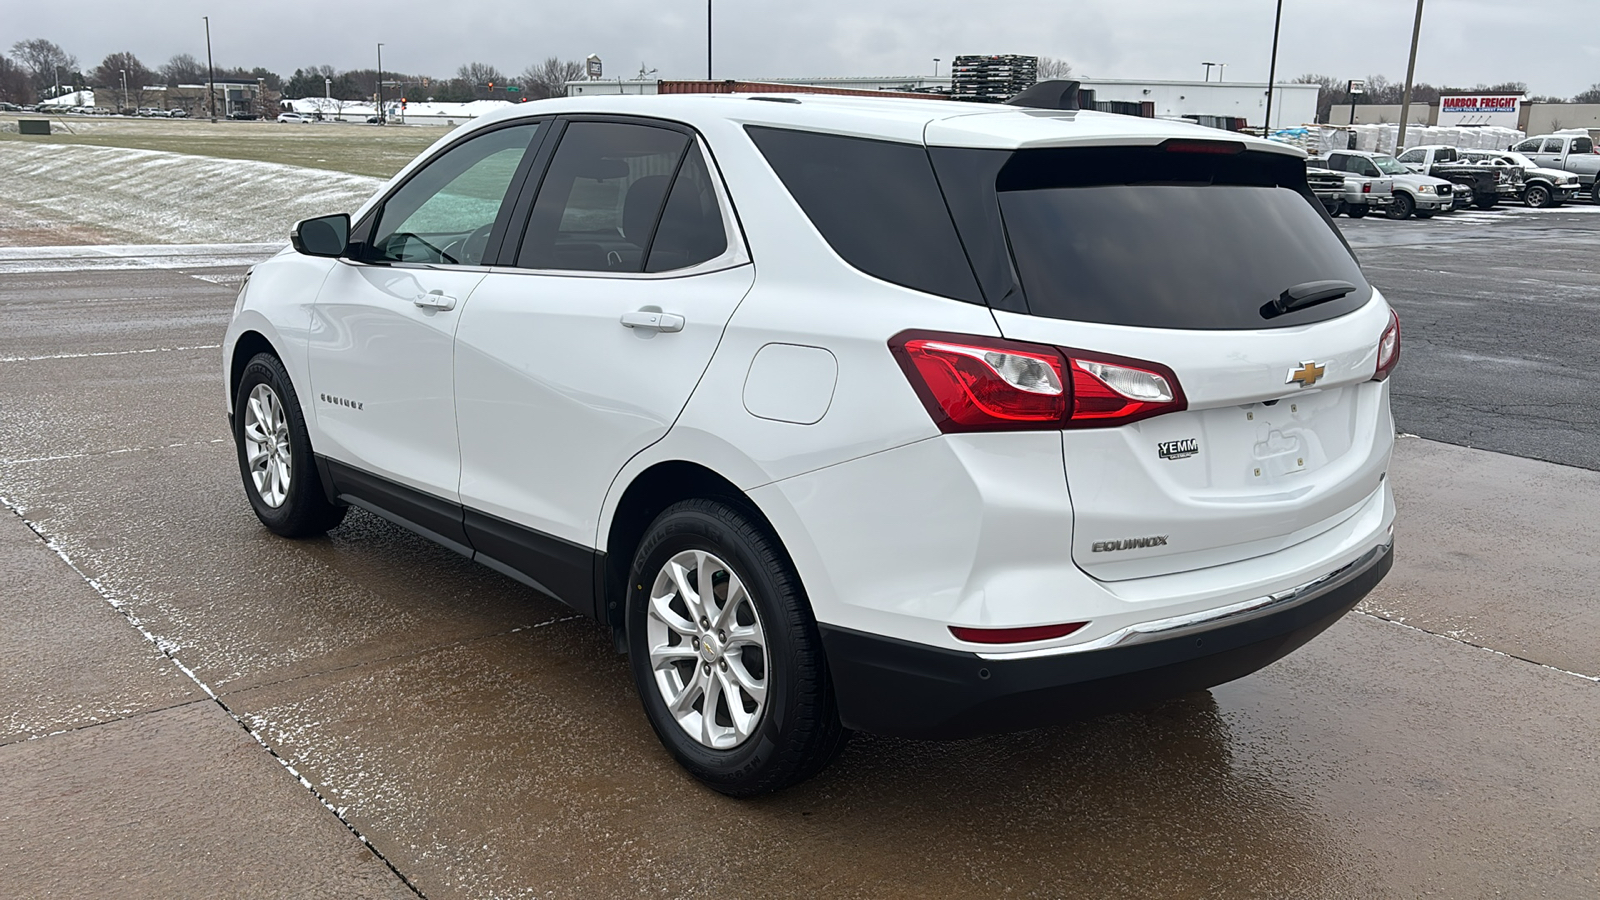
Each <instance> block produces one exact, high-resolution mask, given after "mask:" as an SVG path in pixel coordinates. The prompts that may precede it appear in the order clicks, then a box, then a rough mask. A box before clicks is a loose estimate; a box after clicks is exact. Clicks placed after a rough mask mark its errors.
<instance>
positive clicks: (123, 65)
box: [91, 50, 155, 107]
mask: <svg viewBox="0 0 1600 900" xmlns="http://www.w3.org/2000/svg"><path fill="white" fill-rule="evenodd" d="M124 72H126V73H127V82H126V84H127V86H128V93H127V96H126V97H124V96H123V93H122V86H123V84H124V82H123V75H122V73H124ZM91 77H92V78H93V80H94V83H95V86H96V87H101V88H105V89H106V90H108V91H110V92H111V96H113V97H115V98H117V100H118V101H119V102H120V103H123V104H126V105H128V106H132V107H139V106H143V105H144V89H145V87H146V86H148V85H149V84H150V83H151V82H153V81H154V80H155V73H153V72H151V71H150V70H149V69H147V68H145V65H144V63H142V62H140V61H139V57H137V56H134V55H133V54H132V53H131V52H129V51H127V50H124V51H122V52H121V53H112V54H110V55H108V56H107V57H106V58H105V59H103V60H101V61H100V65H98V66H96V67H95V70H94V73H93V74H92V76H91ZM96 99H98V98H96ZM100 105H101V106H105V105H106V104H104V103H102V104H100Z"/></svg>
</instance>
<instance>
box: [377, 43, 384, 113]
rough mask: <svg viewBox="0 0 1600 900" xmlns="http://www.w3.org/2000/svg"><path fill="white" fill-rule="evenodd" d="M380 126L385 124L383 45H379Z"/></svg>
mask: <svg viewBox="0 0 1600 900" xmlns="http://www.w3.org/2000/svg"><path fill="white" fill-rule="evenodd" d="M378 124H379V125H382V124H383V44H381V43H380V44H378Z"/></svg>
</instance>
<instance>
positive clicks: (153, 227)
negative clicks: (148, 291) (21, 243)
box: [0, 141, 383, 245]
mask: <svg viewBox="0 0 1600 900" xmlns="http://www.w3.org/2000/svg"><path fill="white" fill-rule="evenodd" d="M0 171H4V172H5V173H6V177H5V178H3V179H0V206H14V207H20V208H22V209H25V210H32V211H36V212H37V213H39V214H40V215H42V216H47V217H48V218H50V219H52V220H56V221H61V220H67V221H70V222H73V223H75V224H78V225H82V226H86V227H89V228H93V229H97V230H99V231H101V232H104V233H105V234H108V235H111V236H114V237H117V238H120V239H122V240H126V241H129V242H130V243H131V242H138V243H162V244H191V243H192V244H199V243H214V242H224V241H225V242H227V243H230V244H234V243H272V244H278V245H281V244H283V243H285V242H286V241H287V239H288V235H289V229H290V227H292V226H293V225H294V223H295V222H297V221H299V220H301V219H305V218H310V217H312V216H320V215H326V214H329V213H336V212H354V211H355V209H356V207H358V206H360V205H361V204H362V202H364V201H365V200H366V199H367V198H368V197H370V196H371V195H372V194H374V193H376V192H377V190H378V188H379V187H380V186H382V184H383V180H382V179H379V178H371V177H368V176H365V175H349V174H344V173H340V172H329V171H326V170H323V169H307V168H301V167H299V166H286V165H281V164H278V163H267V162H253V161H249V160H238V159H218V158H215V157H208V156H190V155H187V154H183V153H167V152H164V151H159V150H130V149H124V148H117V147H90V146H84V145H76V144H23V143H13V142H10V141H7V142H4V143H0ZM0 243H10V242H9V241H6V238H5V235H4V234H0Z"/></svg>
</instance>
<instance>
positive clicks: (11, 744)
mask: <svg viewBox="0 0 1600 900" xmlns="http://www.w3.org/2000/svg"><path fill="white" fill-rule="evenodd" d="M210 702H211V700H210V698H208V697H196V698H195V699H193V700H185V701H183V702H182V703H174V704H172V705H170V706H158V707H155V708H154V709H141V710H139V711H138V712H134V713H128V714H127V715H125V716H117V717H115V718H111V719H102V720H101V721H99V722H90V723H89V724H87V725H74V726H73V727H71V728H62V729H60V730H58V731H52V732H49V733H47V734H30V735H28V736H27V737H24V738H18V739H17V740H14V741H0V749H3V748H5V747H14V746H16V745H17V744H26V743H28V742H29V741H42V740H44V739H45V738H53V737H55V736H57V735H61V734H77V733H78V732H80V731H88V730H89V729H91V728H99V727H101V726H103V725H115V724H116V723H118V722H126V721H128V720H129V719H137V718H139V717H141V716H148V715H153V714H155V713H163V712H171V711H172V710H174V709H182V708H184V707H185V706H193V705H195V704H196V703H210Z"/></svg>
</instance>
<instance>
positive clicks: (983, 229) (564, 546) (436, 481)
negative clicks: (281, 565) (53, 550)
mask: <svg viewBox="0 0 1600 900" xmlns="http://www.w3.org/2000/svg"><path fill="white" fill-rule="evenodd" d="M1057 84H1059V83H1057ZM1048 87H1049V86H1048V84H1047V85H1046V89H1045V90H1035V89H1030V92H1028V93H1026V94H1024V95H1023V96H1022V97H1021V98H1020V99H1021V100H1022V101H1024V102H1025V103H1030V104H1034V103H1037V104H1046V108H1049V109H1055V108H1058V107H1062V108H1064V107H1065V106H1066V105H1067V101H1068V98H1071V99H1075V98H1076V97H1077V90H1076V85H1075V84H1072V85H1071V90H1066V89H1061V90H1056V91H1051V90H1049V89H1048ZM1052 93H1053V94H1054V95H1055V96H1056V99H1055V100H1054V101H1051V100H1050V99H1049V97H1048V95H1050V94H1052ZM1041 95H1045V96H1044V97H1043V99H1035V98H1040V97H1041ZM755 99H759V98H752V99H749V100H741V99H740V98H737V97H727V96H717V97H707V96H695V95H674V96H661V97H647V98H646V97H617V96H613V97H603V98H561V99H555V100H549V101H542V102H540V103H537V104H533V103H529V104H523V105H519V106H517V107H514V108H508V109H506V110H504V111H501V112H496V113H492V114H490V115H488V116H484V117H482V118H479V119H477V120H474V121H473V122H472V123H470V124H468V125H466V126H464V127H463V128H461V129H457V130H456V131H455V132H453V133H452V134H451V136H450V137H449V138H447V139H445V140H443V141H441V142H440V143H439V144H438V145H437V146H436V147H434V148H432V149H430V150H429V151H427V152H425V153H424V154H423V155H422V156H420V157H419V158H417V159H416V160H414V161H413V162H411V163H410V164H409V165H407V166H406V167H405V168H404V169H403V170H402V171H401V172H400V173H399V174H398V175H397V176H396V177H395V178H394V179H393V180H392V181H391V182H390V183H389V184H388V185H387V186H386V187H385V188H384V189H383V190H382V192H381V193H380V194H379V195H378V196H376V197H374V198H372V199H371V200H369V201H368V202H367V203H366V204H365V205H363V206H362V207H361V208H360V209H359V210H357V211H356V212H355V213H354V215H353V216H351V215H343V214H339V215H328V216H322V217H319V218H315V219H309V220H306V221H303V222H301V223H299V224H298V225H297V226H296V227H295V228H294V230H293V233H292V249H288V250H286V251H285V252H283V253H280V254H279V255H277V256H276V257H274V258H272V259H270V260H268V261H266V262H264V263H261V264H260V265H257V266H256V267H255V268H254V269H253V270H252V271H251V273H250V275H249V277H248V278H247V280H246V282H245V285H244V287H243V289H242V290H241V292H240V295H239V298H238V301H237V304H236V307H235V312H234V316H233V318H232V321H231V323H230V324H229V326H228V329H227V333H226V336H225V338H224V343H223V350H222V360H221V362H222V375H223V379H222V382H221V384H219V388H220V394H221V399H224V400H225V403H226V407H227V410H228V412H229V415H230V417H231V423H232V429H233V436H234V439H235V442H236V446H237V453H238V461H239V467H240V474H241V478H242V481H243V486H244V492H245V495H246V497H247V499H248V502H249V503H250V505H251V507H252V509H253V510H254V511H255V514H256V515H257V517H258V518H259V519H260V521H261V522H262V523H263V525H265V526H266V527H267V528H268V529H270V530H272V531H274V532H276V533H277V534H280V535H284V536H287V537H304V536H308V535H315V534H320V533H322V532H324V531H327V530H328V529H330V528H332V527H334V526H336V525H337V524H338V523H339V522H340V520H341V519H342V518H343V517H344V516H345V514H346V511H347V508H348V506H349V505H357V506H361V507H363V508H365V509H368V510H377V511H381V515H382V516H384V517H385V518H387V519H389V520H391V521H393V522H396V523H399V524H402V525H404V526H406V527H408V528H412V529H414V530H416V531H417V532H418V533H420V534H422V535H425V536H427V537H429V538H431V539H433V540H435V541H438V542H440V543H441V544H443V545H445V546H447V547H451V548H453V549H455V550H457V551H459V552H461V553H463V554H466V555H468V556H469V557H472V558H474V559H477V560H479V561H481V562H483V563H485V564H486V565H488V566H490V567H492V568H494V569H495V570H497V571H499V572H501V573H503V574H506V575H508V576H510V577H512V578H515V579H517V580H519V581H522V582H523V583H525V584H527V585H529V586H531V587H533V588H534V589H535V590H537V591H540V592H542V593H545V594H549V595H551V596H553V597H555V598H557V599H558V600H560V601H562V602H564V603H566V604H568V605H570V606H571V607H573V608H574V609H577V610H580V611H581V612H583V613H585V614H587V615H590V616H593V617H595V618H596V619H598V620H599V621H600V622H601V623H603V624H604V625H606V626H609V628H610V629H611V630H612V634H613V636H614V639H615V642H616V646H617V647H618V649H619V650H620V651H624V652H626V653H627V655H628V657H629V660H630V667H631V671H632V674H633V677H634V681H635V684H636V686H637V689H638V694H639V697H640V700H641V702H642V704H643V706H644V711H645V714H646V716H647V718H648V719H649V721H650V723H651V725H652V727H653V728H654V729H655V731H656V733H657V734H658V736H659V737H660V739H661V741H662V743H663V744H664V745H665V746H666V748H667V749H668V750H669V751H670V752H671V753H672V754H673V755H674V756H675V757H676V758H677V760H678V761H679V762H680V763H681V764H682V765H683V766H684V767H686V768H687V769H688V770H689V771H690V772H692V773H693V774H694V775H695V776H696V777H698V778H700V779H701V780H703V781H704V782H705V783H707V784H709V785H710V786H712V787H713V788H715V789H717V790H719V791H723V792H725V793H729V794H734V795H751V794H758V793H762V792H766V791H770V790H775V789H777V788H780V787H783V786H785V785H787V784H791V783H794V782H796V781H798V780H801V779H803V778H806V777H808V776H809V775H810V774H811V773H814V772H816V771H817V770H819V769H820V768H821V767H822V766H824V765H825V764H826V763H827V762H828V761H829V760H830V759H831V758H832V757H833V755H834V754H835V753H836V752H837V751H838V750H839V748H840V747H841V746H842V745H843V742H844V740H845V738H846V736H847V735H848V733H849V732H850V731H854V730H860V731H869V732H878V733H883V734H892V735H905V736H914V737H925V738H948V737H957V736H962V735H972V734H982V733H986V732H994V731H1006V730H1014V729H1022V728H1031V727H1036V726H1039V725H1043V724H1047V723H1051V722H1058V721H1063V720H1067V719H1071V718H1077V717H1082V716H1086V715H1093V714H1097V713H1100V712H1103V711H1106V710H1111V709H1120V708H1125V707H1127V706H1128V705H1130V704H1139V703H1143V702H1147V701H1149V700H1151V699H1153V698H1158V697H1166V696H1171V695H1175V694H1180V693H1184V692H1188V691H1194V690H1199V689H1203V688H1206V687H1209V686H1212V685H1215V684H1218V683H1221V682H1225V681H1229V680H1232V679H1235V678H1239V677H1241V676H1244V675H1246V674H1248V673H1250V672H1253V671H1255V670H1256V669H1259V668H1260V667H1262V666H1264V665H1267V664H1268V663H1270V662H1272V661H1274V660H1276V659H1278V658H1280V657H1281V656H1283V655H1284V654H1286V653H1289V652H1291V651H1292V650H1293V649H1294V648H1296V647H1298V646H1300V645H1301V644H1303V643H1304V642H1306V641H1307V640H1310V639H1311V638H1312V637H1313V636H1315V635H1316V634H1318V633H1319V632H1321V631H1322V630H1323V629H1325V628H1327V627H1328V626H1329V625H1331V624H1332V623H1333V622H1335V621H1336V620H1338V618H1339V617H1340V616H1341V615H1342V614H1343V613H1344V612H1345V611H1346V610H1348V609H1350V608H1351V606H1352V605H1354V604H1355V603H1356V602H1357V601H1358V600H1359V599H1360V598H1361V597H1362V596H1363V595H1365V594H1366V593H1367V592H1368V591H1369V590H1370V589H1371V588H1372V587H1373V586H1374V585H1375V584H1377V583H1378V581H1379V580H1380V579H1381V578H1382V577H1383V575H1384V573H1385V572H1386V571H1387V570H1388V568H1389V566H1390V561H1391V559H1392V553H1393V549H1392V548H1393V534H1392V530H1393V525H1392V523H1393V520H1394V501H1393V498H1392V495H1391V491H1390V482H1389V479H1388V478H1387V475H1388V472H1389V462H1390V454H1391V450H1392V446H1393V441H1394V427H1393V423H1392V421H1391V418H1390V414H1389V386H1388V382H1387V380H1386V379H1387V378H1388V376H1389V375H1390V373H1391V372H1392V371H1393V370H1394V367H1395V365H1396V363H1397V361H1398V359H1399V355H1400V326H1399V320H1398V318H1397V317H1396V315H1395V314H1394V312H1393V311H1392V310H1391V309H1390V307H1389V305H1388V304H1387V303H1386V302H1385V300H1384V298H1383V297H1382V296H1381V295H1380V294H1379V292H1378V291H1377V290H1376V289H1375V288H1374V287H1373V286H1372V285H1371V284H1369V283H1368V282H1367V280H1366V278H1365V277H1364V276H1363V274H1362V272H1361V269H1360V267H1359V265H1358V264H1357V262H1356V260H1355V257H1354V256H1353V254H1352V253H1351V251H1350V250H1349V248H1348V247H1347V246H1346V244H1345V243H1344V242H1343V240H1342V239H1341V238H1340V236H1339V234H1338V231H1337V229H1336V228H1334V227H1333V226H1332V225H1331V223H1330V222H1329V220H1328V219H1327V218H1326V217H1325V216H1324V215H1323V214H1322V212H1321V211H1320V210H1318V209H1317V208H1316V205H1315V204H1316V200H1315V198H1314V197H1313V196H1312V195H1311V193H1310V192H1309V190H1308V189H1307V182H1306V174H1305V172H1306V169H1305V164H1304V154H1303V153H1301V152H1300V151H1299V150H1296V149H1294V148H1292V147H1288V146H1285V145H1283V144H1278V143H1273V142H1268V141H1265V140H1260V139H1257V138H1251V137H1244V136H1239V135H1232V134H1227V135H1224V134H1223V133H1220V132H1217V131H1215V130H1212V129H1208V128H1202V127H1199V126H1193V125H1186V124H1180V123H1175V122H1170V121H1163V120H1154V119H1140V118H1135V117H1129V116H1117V115H1111V114H1106V113H1098V112H1093V111H1082V112H1079V113H1077V114H1076V115H1075V116H1070V117H1069V116H1060V115H1038V114H1035V113H1037V112H1038V111H1039V110H1037V109H1023V108H1018V107H1017V106H996V107H986V108H984V109H983V110H981V111H979V110H975V109H968V108H961V109H955V108H952V107H951V105H950V104H945V103H933V102H928V101H924V100H901V99H887V98H886V99H872V100H867V101H863V100H862V99H860V98H853V97H852V98H840V97H825V96H817V95H804V96H797V95H793V94H789V95H784V96H783V97H782V100H781V102H755ZM1052 103H1053V104H1054V105H1051V104H1052ZM1073 108H1075V104H1074V105H1073ZM462 197H470V198H473V199H474V202H461V198H462ZM480 200H481V201H483V202H478V201H480ZM757 262H759V266H757V265H755V263H757ZM574 696H575V698H576V695H574ZM576 702H584V701H583V700H582V699H581V698H577V699H576Z"/></svg>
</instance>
